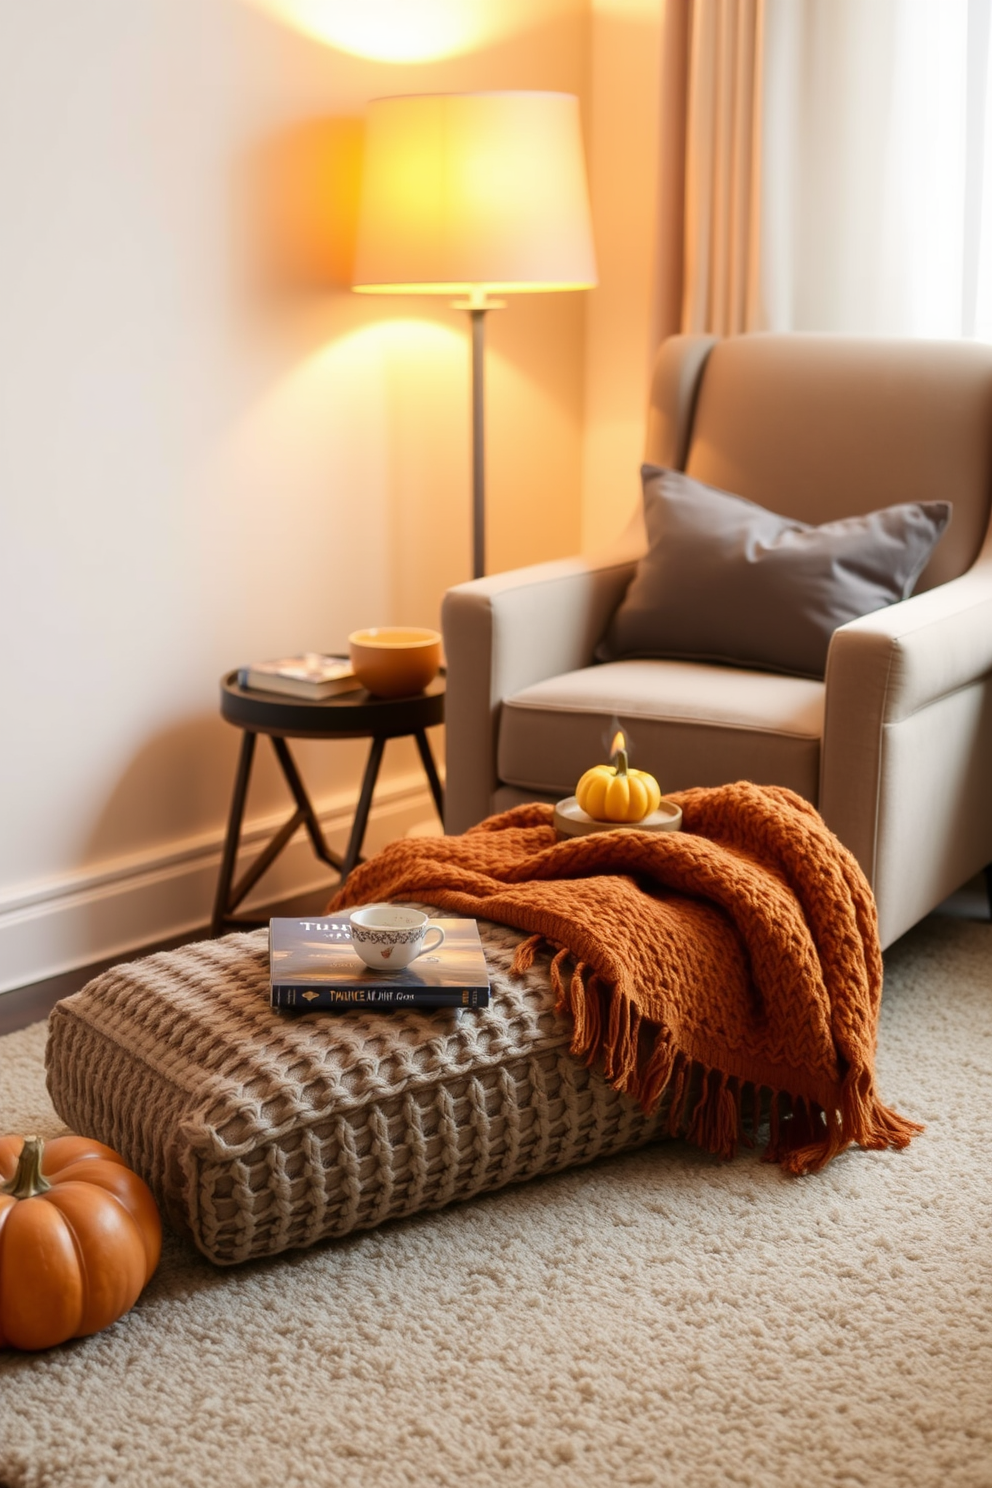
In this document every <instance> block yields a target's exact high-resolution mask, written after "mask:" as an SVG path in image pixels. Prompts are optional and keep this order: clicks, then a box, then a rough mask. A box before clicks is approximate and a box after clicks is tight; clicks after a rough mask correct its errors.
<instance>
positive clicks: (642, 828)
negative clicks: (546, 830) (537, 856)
mask: <svg viewBox="0 0 992 1488" xmlns="http://www.w3.org/2000/svg"><path fill="white" fill-rule="evenodd" d="M681 825H682V807H681V806H676V805H675V802H674V801H667V800H666V799H665V797H664V796H662V798H661V805H660V806H659V807H658V809H657V811H652V812H651V813H650V815H649V816H645V817H644V818H642V820H641V821H639V822H605V821H596V819H595V817H592V816H590V815H589V814H588V812H585V811H583V810H582V807H581V806H580V805H579V803H578V801H577V800H576V799H575V797H574V796H567V797H566V798H565V800H564V801H559V802H558V805H557V806H556V807H555V831H556V832H557V833H558V835H559V837H585V836H587V835H588V834H589V833H590V832H677V831H678V830H679V828H680V827H681Z"/></svg>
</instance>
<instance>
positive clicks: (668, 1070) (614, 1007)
mask: <svg viewBox="0 0 992 1488" xmlns="http://www.w3.org/2000/svg"><path fill="white" fill-rule="evenodd" d="M542 948H547V949H550V950H551V951H552V952H553V955H552V959H551V986H552V989H553V991H554V994H555V1010H556V1011H557V1012H559V1013H568V1014H570V1015H571V1017H572V1020H573V1025H574V1029H573V1035H572V1044H571V1052H572V1053H573V1054H574V1055H576V1057H577V1058H580V1059H583V1060H584V1061H585V1063H586V1064H587V1065H592V1064H594V1063H595V1062H596V1060H597V1059H598V1058H600V1057H602V1060H603V1073H604V1075H605V1077H606V1079H607V1080H609V1081H610V1082H611V1084H613V1085H615V1086H616V1087H617V1089H619V1090H622V1091H623V1092H624V1093H625V1094H626V1095H629V1096H630V1097H631V1098H632V1099H633V1100H636V1101H637V1103H638V1105H639V1106H641V1108H642V1109H643V1110H644V1111H646V1112H647V1113H648V1115H653V1114H654V1112H655V1111H656V1110H657V1109H658V1106H659V1104H660V1103H661V1102H662V1101H663V1100H664V1101H666V1102H667V1117H666V1125H667V1129H668V1132H669V1134H670V1135H671V1136H673V1137H683V1138H684V1139H685V1140H686V1141H688V1142H691V1143H692V1144H693V1145H694V1146H697V1147H701V1148H702V1149H703V1150H704V1151H706V1152H712V1153H713V1154H714V1155H715V1156H717V1157H720V1158H723V1159H725V1160H729V1159H730V1158H732V1157H733V1156H734V1154H735V1152H736V1151H737V1148H738V1146H739V1145H741V1144H743V1145H745V1146H748V1147H752V1146H758V1145H760V1144H761V1141H762V1140H763V1139H764V1141H765V1151H764V1154H763V1159H764V1161H765V1162H774V1163H778V1164H779V1165H780V1166H781V1167H782V1168H783V1169H784V1170H785V1171H786V1172H788V1173H794V1174H801V1173H815V1172H818V1171H819V1170H820V1169H821V1168H823V1167H825V1166H826V1164H827V1163H828V1162H829V1161H830V1160H831V1158H833V1157H835V1156H836V1155H837V1153H839V1152H841V1151H843V1149H844V1148H845V1147H848V1146H850V1145H851V1143H852V1142H853V1143H856V1144H857V1145H858V1146H859V1147H867V1148H874V1149H880V1148H883V1147H906V1146H908V1144H909V1142H910V1141H911V1140H912V1138H913V1137H914V1136H915V1135H916V1134H917V1133H918V1132H921V1131H922V1130H923V1127H922V1126H921V1125H920V1124H919V1123H918V1122H915V1121H909V1120H907V1119H906V1118H905V1117H903V1116H899V1115H897V1114H896V1112H894V1111H891V1110H889V1109H888V1107H886V1106H883V1105H882V1104H881V1102H880V1101H879V1099H878V1097H877V1095H876V1093H875V1088H874V1080H873V1078H872V1074H871V1071H870V1070H859V1071H857V1072H849V1074H848V1076H847V1077H846V1078H845V1080H844V1081H843V1084H842V1086H841V1090H840V1103H839V1106H838V1108H837V1109H836V1110H835V1111H834V1112H833V1116H832V1119H831V1117H830V1116H829V1115H828V1113H827V1112H826V1111H825V1109H824V1108H823V1106H821V1105H818V1104H817V1103H816V1102H815V1101H812V1100H809V1099H807V1098H806V1097H804V1096H801V1095H792V1094H790V1093H789V1092H788V1091H784V1090H773V1089H770V1088H769V1087H767V1086H764V1085H761V1084H756V1083H753V1082H752V1081H743V1080H740V1079H738V1078H737V1077H736V1076H734V1075H727V1074H724V1073H722V1072H721V1071H720V1070H717V1069H712V1068H709V1067H707V1066H706V1065H703V1064H701V1063H700V1062H699V1061H697V1060H693V1059H690V1058H689V1057H688V1056H687V1055H685V1054H683V1053H682V1052H681V1051H680V1050H678V1049H675V1048H673V1047H672V1045H671V1043H670V1042H668V1040H667V1039H666V1038H665V1037H664V1034H663V1031H662V1030H659V1029H657V1028H655V1027H654V1025H652V1024H650V1023H647V1021H646V1020H645V1019H643V1018H642V1016H641V1014H640V1013H639V1011H638V1010H637V1008H635V1007H634V1005H633V1004H632V1003H631V1001H630V1000H629V999H628V998H626V997H622V996H620V995H618V994H617V993H616V991H615V989H614V988H612V987H611V986H610V985H609V984H608V983H606V982H604V981H602V979H601V978H600V977H599V976H597V974H596V973H595V972H594V971H593V970H592V968H591V967H590V966H589V965H588V964H587V963H586V962H584V961H577V962H575V964H574V966H573V969H572V972H571V975H568V974H567V972H566V969H565V963H566V961H567V960H568V959H569V954H570V953H569V951H568V948H567V947H565V946H561V945H553V944H552V945H550V946H549V945H548V942H547V941H546V940H545V938H544V937H543V936H541V935H532V936H530V937H529V938H528V939H527V940H524V941H522V942H521V944H520V945H519V946H518V947H517V951H516V955H515V956H514V960H513V966H512V970H513V971H514V972H515V973H517V974H522V973H524V972H526V971H529V970H530V968H531V967H532V966H533V964H534V958H535V956H536V955H537V953H538V951H540V950H541V949H542Z"/></svg>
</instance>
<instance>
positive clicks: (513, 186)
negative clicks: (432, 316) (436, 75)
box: [353, 92, 596, 295]
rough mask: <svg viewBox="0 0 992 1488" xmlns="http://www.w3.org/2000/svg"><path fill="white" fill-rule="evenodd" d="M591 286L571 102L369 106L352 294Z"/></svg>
mask: <svg viewBox="0 0 992 1488" xmlns="http://www.w3.org/2000/svg"><path fill="white" fill-rule="evenodd" d="M595 283H596V260H595V255H594V252H593V244H592V229H591V225H590V219H589V195H588V191H587V188H586V174H585V165H584V160H583V154H582V135H581V130H580V125H579V106H578V99H577V98H575V97H574V96H573V95H571V94H569V93H534V92H526V93H525V92H506V93H502V92H501V93H450V94H427V95H419V96H413V97H406V98H380V99H377V100H375V101H374V102H373V103H372V104H371V105H370V107H369V113H368V120H367V126H366V137H365V162H364V168H363V176H362V192H361V206H360V209H359V221H358V243H357V250H356V256H355V274H354V280H353V287H354V288H355V289H356V290H360V291H364V292H366V293H387V294H447V295H450V294H471V293H472V292H473V291H478V290H480V289H482V290H484V291H493V292H497V293H504V294H505V293H524V292H527V291H538V290H541V291H543V290H554V289H589V288H591V287H592V286H593V285H594V284H595Z"/></svg>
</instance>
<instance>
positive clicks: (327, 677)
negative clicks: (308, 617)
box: [238, 651, 360, 702]
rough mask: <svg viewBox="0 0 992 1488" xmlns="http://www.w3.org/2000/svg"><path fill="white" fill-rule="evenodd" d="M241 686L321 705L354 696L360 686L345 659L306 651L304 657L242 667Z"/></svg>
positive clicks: (284, 658)
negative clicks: (338, 697)
mask: <svg viewBox="0 0 992 1488" xmlns="http://www.w3.org/2000/svg"><path fill="white" fill-rule="evenodd" d="M238 684H239V686H241V687H251V688H254V689H255V690H256V691H259V692H278V693H281V694H283V695H284V696H286V697H299V698H310V699H312V700H314V701H318V702H319V701H320V700H321V699H322V698H327V697H333V696H334V695H335V693H338V692H353V691H354V690H355V689H356V688H357V687H358V686H359V685H360V684H359V681H358V678H357V677H356V676H355V674H354V672H353V671H352V669H351V662H350V661H349V660H348V658H347V657H346V656H325V655H324V654H323V653H322V652H318V651H307V652H305V653H304V655H302V656H283V657H281V658H280V659H279V660H277V661H255V662H252V664H251V666H246V667H241V668H240V670H239V672H238Z"/></svg>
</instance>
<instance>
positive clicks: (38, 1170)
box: [0, 1137, 162, 1349]
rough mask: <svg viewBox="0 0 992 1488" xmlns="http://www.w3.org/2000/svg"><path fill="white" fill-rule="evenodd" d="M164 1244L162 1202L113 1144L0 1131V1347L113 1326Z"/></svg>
mask: <svg viewBox="0 0 992 1488" xmlns="http://www.w3.org/2000/svg"><path fill="white" fill-rule="evenodd" d="M4 1180H5V1181H4ZM161 1250H162V1225H161V1221H160V1220H159V1216H158V1210H157V1208H156V1207H155V1200H154V1199H153V1198H152V1196H151V1193H150V1192H149V1190H148V1188H147V1186H146V1185H145V1184H144V1183H143V1182H142V1180H141V1179H140V1178H139V1177H138V1175H137V1173H132V1172H131V1170H130V1168H128V1167H126V1166H125V1164H124V1160H123V1158H121V1157H118V1155H117V1153H116V1152H114V1150H113V1148H111V1147H105V1146H104V1145H103V1143H102V1142H91V1141H90V1140H89V1138H87V1137H56V1138H55V1139H54V1140H53V1141H51V1142H42V1141H41V1139H40V1138H39V1137H0V1346H3V1345H13V1347H14V1348H21V1349H43V1348H51V1347H52V1345H53V1344H56V1343H64V1342H65V1340H66V1339H67V1338H82V1337H84V1336H85V1335H86V1334H87V1333H99V1331H100V1329H101V1328H108V1327H109V1326H110V1324H111V1323H113V1322H116V1320H117V1319H118V1318H119V1317H122V1316H123V1315H124V1313H125V1312H127V1311H128V1310H129V1309H130V1308H131V1307H133V1306H134V1304H135V1302H136V1301H137V1300H138V1297H139V1295H140V1293H141V1291H142V1289H143V1288H144V1285H145V1283H146V1282H147V1281H148V1279H149V1277H150V1276H151V1274H152V1272H153V1271H154V1270H155V1267H156V1266H157V1265H158V1259H159V1255H160V1254H161Z"/></svg>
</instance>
